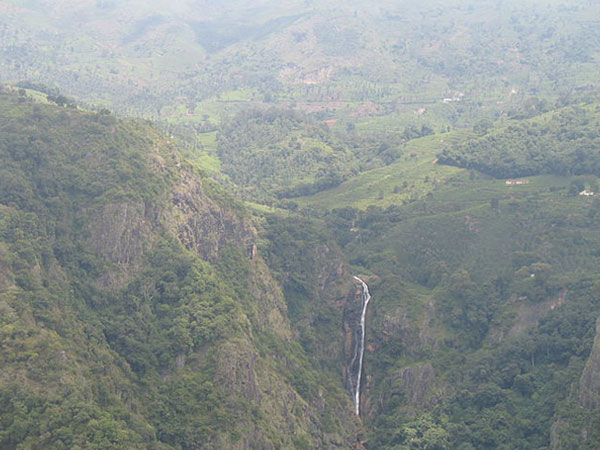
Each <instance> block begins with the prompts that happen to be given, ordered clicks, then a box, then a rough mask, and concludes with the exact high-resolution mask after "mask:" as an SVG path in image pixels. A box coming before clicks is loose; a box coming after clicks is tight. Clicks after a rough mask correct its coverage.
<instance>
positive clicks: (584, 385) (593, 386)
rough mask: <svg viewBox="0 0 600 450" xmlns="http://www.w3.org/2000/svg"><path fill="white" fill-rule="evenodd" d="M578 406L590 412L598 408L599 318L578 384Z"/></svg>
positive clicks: (599, 399)
mask: <svg viewBox="0 0 600 450" xmlns="http://www.w3.org/2000/svg"><path fill="white" fill-rule="evenodd" d="M579 406H581V407H582V408H586V409H590V410H594V409H598V408H599V407H600V318H598V321H597V323H596V337H595V338H594V345H593V347H592V352H591V353H590V356H589V357H588V360H587V363H586V364H585V369H583V374H582V375H581V380H580V382H579Z"/></svg>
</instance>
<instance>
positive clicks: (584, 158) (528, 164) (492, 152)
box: [439, 104, 600, 178]
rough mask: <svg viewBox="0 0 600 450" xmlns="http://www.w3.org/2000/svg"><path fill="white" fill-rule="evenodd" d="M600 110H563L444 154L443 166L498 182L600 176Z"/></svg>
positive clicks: (585, 107) (491, 134) (586, 106)
mask: <svg viewBox="0 0 600 450" xmlns="http://www.w3.org/2000/svg"><path fill="white" fill-rule="evenodd" d="M599 113H600V106H598V105H597V104H591V105H585V106H579V105H578V106H574V107H569V108H565V109H562V110H560V111H558V112H555V113H552V114H550V115H549V117H547V116H543V117H542V118H536V119H532V120H531V121H527V122H520V123H517V124H515V125H511V126H509V127H507V128H506V129H503V130H492V131H491V132H490V133H489V134H487V135H485V136H483V137H481V138H479V139H477V140H471V141H469V142H467V143H464V144H462V145H457V146H454V147H452V148H449V149H445V150H444V151H442V152H441V153H440V156H439V158H440V163H442V164H449V165H454V166H458V167H464V168H469V169H476V170H479V171H481V172H484V173H487V174H490V175H492V176H494V177H497V178H508V177H522V176H528V175H539V174H555V175H573V174H574V175H582V174H594V175H600V155H599V153H598V148H600V145H599V144H600V136H599V135H598V128H599V125H600V114H599Z"/></svg>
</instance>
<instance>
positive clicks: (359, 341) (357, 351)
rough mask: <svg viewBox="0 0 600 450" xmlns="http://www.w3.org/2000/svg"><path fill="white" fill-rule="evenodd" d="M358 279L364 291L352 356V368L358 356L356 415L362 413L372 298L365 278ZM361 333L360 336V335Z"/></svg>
mask: <svg viewBox="0 0 600 450" xmlns="http://www.w3.org/2000/svg"><path fill="white" fill-rule="evenodd" d="M354 279H355V280H356V281H359V282H360V283H361V284H362V288H363V292H362V296H361V299H362V305H361V306H362V312H361V315H360V328H358V329H357V330H356V345H355V347H354V357H353V358H352V362H351V363H350V370H352V367H353V366H354V364H355V363H356V359H357V358H358V373H357V376H356V387H355V390H354V407H355V409H356V415H357V416H359V415H360V379H361V377H362V364H363V356H364V353H365V318H366V316H367V306H369V300H371V294H370V293H369V286H367V283H365V282H364V281H363V280H361V279H360V278H358V277H356V276H355V277H354ZM359 334H360V336H359Z"/></svg>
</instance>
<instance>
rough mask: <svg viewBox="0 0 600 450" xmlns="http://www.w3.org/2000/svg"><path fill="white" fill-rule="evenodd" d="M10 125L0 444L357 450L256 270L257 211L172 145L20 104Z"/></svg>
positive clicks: (334, 383)
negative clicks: (253, 228) (341, 449)
mask: <svg viewBox="0 0 600 450" xmlns="http://www.w3.org/2000/svg"><path fill="white" fill-rule="evenodd" d="M0 111H2V119H1V120H0V133H1V136H2V138H1V141H0V160H1V161H2V168H3V169H2V171H0V186H2V189H1V194H0V311H1V312H2V314H1V315H0V340H1V342H0V364H1V365H2V367H3V375H2V377H0V447H2V448H40V447H43V448H48V449H62V448H97V449H113V448H114V449H118V448H119V449H120V448H139V449H142V448H155V449H171V448H173V449H182V448H229V447H231V445H233V443H234V442H239V441H240V440H242V439H243V440H244V442H245V444H244V445H248V446H258V447H263V446H264V445H276V446H278V447H279V448H295V446H296V440H298V439H301V438H302V439H301V440H302V442H305V443H306V445H308V446H316V447H323V446H327V445H329V444H328V442H330V441H331V442H337V445H340V446H342V445H344V443H345V442H348V440H349V439H351V432H352V428H353V426H354V424H353V419H352V416H351V409H350V407H349V406H348V405H347V403H348V399H347V397H346V395H345V394H344V391H343V388H342V384H341V382H340V381H339V380H336V378H335V377H334V375H333V374H331V373H326V372H320V371H318V370H316V369H315V367H317V362H316V361H315V360H312V359H311V358H309V357H308V356H307V354H306V352H305V350H303V349H302V348H301V347H300V346H298V345H295V344H294V343H290V342H289V335H290V331H289V330H290V325H289V322H288V321H287V317H285V316H283V315H282V314H284V313H285V310H286V305H285V303H284V301H283V299H282V297H281V293H280V292H279V291H278V290H277V288H276V285H275V284H274V283H275V282H274V281H273V280H272V279H271V278H270V273H269V272H268V270H267V269H266V267H265V266H264V263H263V262H262V261H261V260H260V259H258V257H257V256H256V255H255V256H254V257H253V259H252V260H250V259H249V257H248V253H247V252H248V250H247V245H248V244H247V242H246V239H248V238H252V237H251V236H249V235H248V233H249V231H248V229H247V227H248V225H247V224H244V222H243V221H244V220H246V219H245V218H244V217H248V213H247V212H245V211H244V210H243V208H242V207H241V206H240V205H238V204H236V203H235V201H233V200H232V199H231V198H230V197H229V196H228V195H227V193H225V192H223V191H222V189H221V188H220V187H219V186H218V185H216V183H214V182H211V181H210V180H203V179H202V178H200V177H199V175H198V174H196V173H194V171H193V169H192V168H191V166H190V165H189V164H188V163H187V162H185V161H184V160H182V157H181V155H180V154H179V153H178V152H177V150H176V149H175V148H174V147H173V146H172V145H171V140H170V139H166V138H163V137H162V136H161V135H160V134H158V133H157V132H156V131H155V130H154V129H152V128H151V127H150V126H148V125H146V124H143V123H137V122H122V121H119V120H116V119H115V118H114V117H113V116H111V115H109V114H106V113H87V112H80V111H77V110H75V109H73V108H67V107H64V106H62V107H59V106H52V105H45V104H37V103H34V102H32V101H30V100H28V99H27V98H26V97H24V96H19V95H18V94H8V93H1V94H0ZM190 192H191V193H192V194H190ZM213 215H214V216H213ZM217 218H218V219H217ZM217 220H218V221H217ZM224 222H227V223H226V224H223V223H224ZM190 223H191V224H193V228H188V226H189V224H190ZM217 223H221V224H223V225H222V227H223V228H219V229H218V234H217V235H216V236H215V237H214V238H213V239H214V241H211V240H209V237H208V230H211V232H212V233H214V232H215V231H214V230H215V228H211V227H213V226H216V225H215V224H217ZM194 233H198V234H200V235H201V236H202V239H201V240H199V241H196V240H195V239H196V238H195V234H194ZM211 245H215V246H217V247H218V249H214V248H211ZM292 368H293V369H292ZM282 393H284V394H285V396H286V398H287V399H288V400H287V401H286V403H285V404H281V403H280V395H282ZM323 401H325V402H326V405H327V406H326V408H325V409H322V408H321V407H320V406H317V405H320V404H321V403H320V402H323ZM288 407H289V408H291V410H289V411H288V410H287V408H288ZM284 410H285V411H287V412H285V413H284ZM303 411H311V417H312V419H311V420H310V421H308V420H306V418H305V416H304V415H303ZM333 417H335V419H333ZM283 423H286V426H287V427H289V429H291V430H295V431H292V432H290V433H287V432H283V431H282V427H283ZM250 428H253V429H255V430H258V431H257V432H256V434H254V435H253V436H248V435H246V433H245V430H247V429H250ZM315 429H317V430H327V433H328V434H327V437H324V435H322V434H316V435H315V434H313V433H311V431H313V430H315ZM293 436H296V437H293Z"/></svg>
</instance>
